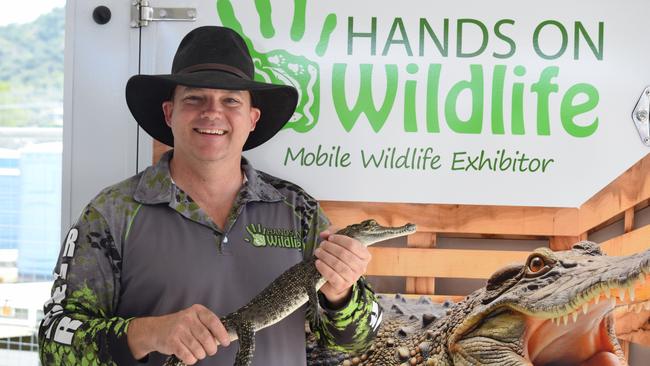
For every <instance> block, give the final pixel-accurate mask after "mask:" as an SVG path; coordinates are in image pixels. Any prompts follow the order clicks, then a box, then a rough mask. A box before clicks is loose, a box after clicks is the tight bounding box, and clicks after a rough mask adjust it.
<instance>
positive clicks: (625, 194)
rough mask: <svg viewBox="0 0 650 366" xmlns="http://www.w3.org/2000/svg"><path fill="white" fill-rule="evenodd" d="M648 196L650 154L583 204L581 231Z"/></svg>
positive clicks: (598, 223)
mask: <svg viewBox="0 0 650 366" xmlns="http://www.w3.org/2000/svg"><path fill="white" fill-rule="evenodd" d="M648 198H650V154H648V155H646V156H645V157H644V158H643V159H641V160H639V161H638V162H637V163H636V164H634V166H632V167H631V168H630V169H628V170H626V171H625V172H624V173H623V174H621V175H620V176H619V177H618V178H616V179H615V180H614V181H612V182H611V183H610V184H608V185H607V186H606V187H605V188H603V189H602V190H601V191H600V192H598V193H596V194H595V195H594V196H593V197H592V198H590V199H589V200H588V201H587V202H585V203H584V204H583V205H582V206H580V209H579V231H580V232H587V231H589V230H591V229H593V228H595V227H597V226H599V225H600V224H602V223H603V222H606V221H607V220H609V219H611V218H612V217H614V216H617V215H620V214H622V213H623V212H625V210H627V209H629V208H633V207H634V206H636V205H637V204H639V203H641V202H643V201H644V200H647V199H648Z"/></svg>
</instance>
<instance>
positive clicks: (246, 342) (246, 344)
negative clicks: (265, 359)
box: [235, 318, 255, 366]
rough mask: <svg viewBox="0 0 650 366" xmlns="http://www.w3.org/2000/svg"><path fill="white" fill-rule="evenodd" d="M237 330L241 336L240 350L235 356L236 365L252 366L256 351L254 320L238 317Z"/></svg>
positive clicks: (238, 335) (239, 336)
mask: <svg viewBox="0 0 650 366" xmlns="http://www.w3.org/2000/svg"><path fill="white" fill-rule="evenodd" d="M238 320H239V321H237V322H235V324H236V325H235V331H236V332H237V337H238V338H239V350H238V351H237V356H236V357H235V366H250V364H251V362H252V361H253V353H254V352H255V327H254V325H253V323H252V322H249V321H245V320H242V319H241V318H240V319H238Z"/></svg>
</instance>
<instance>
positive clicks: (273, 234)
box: [244, 224, 302, 249]
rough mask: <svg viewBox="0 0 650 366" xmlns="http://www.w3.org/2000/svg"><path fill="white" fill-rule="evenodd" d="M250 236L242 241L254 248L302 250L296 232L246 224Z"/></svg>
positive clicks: (299, 238)
mask: <svg viewBox="0 0 650 366" xmlns="http://www.w3.org/2000/svg"><path fill="white" fill-rule="evenodd" d="M246 231H247V232H248V234H249V235H250V236H249V237H247V238H244V240H245V241H246V242H247V243H251V244H252V245H253V246H256V247H278V248H291V249H302V239H301V237H300V235H299V233H298V231H293V230H289V229H277V228H268V227H264V226H262V225H261V224H248V225H246Z"/></svg>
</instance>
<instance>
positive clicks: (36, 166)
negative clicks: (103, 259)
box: [18, 142, 63, 281]
mask: <svg viewBox="0 0 650 366" xmlns="http://www.w3.org/2000/svg"><path fill="white" fill-rule="evenodd" d="M62 151H63V144H62V143H61V142H48V143H41V144H34V145H29V146H27V147H25V148H23V149H21V150H20V164H19V169H20V197H21V209H20V229H19V231H18V243H19V244H18V276H19V278H20V280H23V281H38V280H47V279H51V278H52V270H53V269H54V265H55V264H56V260H57V257H58V254H59V249H60V246H61V229H60V227H61V171H62V164H61V159H62Z"/></svg>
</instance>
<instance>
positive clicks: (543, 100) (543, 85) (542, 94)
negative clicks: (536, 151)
mask: <svg viewBox="0 0 650 366" xmlns="http://www.w3.org/2000/svg"><path fill="white" fill-rule="evenodd" d="M559 72H560V68H559V67H557V66H549V67H547V68H545V69H544V70H543V71H542V73H541V74H540V75H539V80H538V81H537V82H536V83H534V84H533V85H531V86H530V90H531V91H532V92H533V93H537V134H538V135H539V136H548V135H550V134H551V122H550V117H549V112H548V98H549V94H551V93H557V91H558V85H557V84H551V79H553V78H554V77H556V76H558V74H559Z"/></svg>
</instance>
